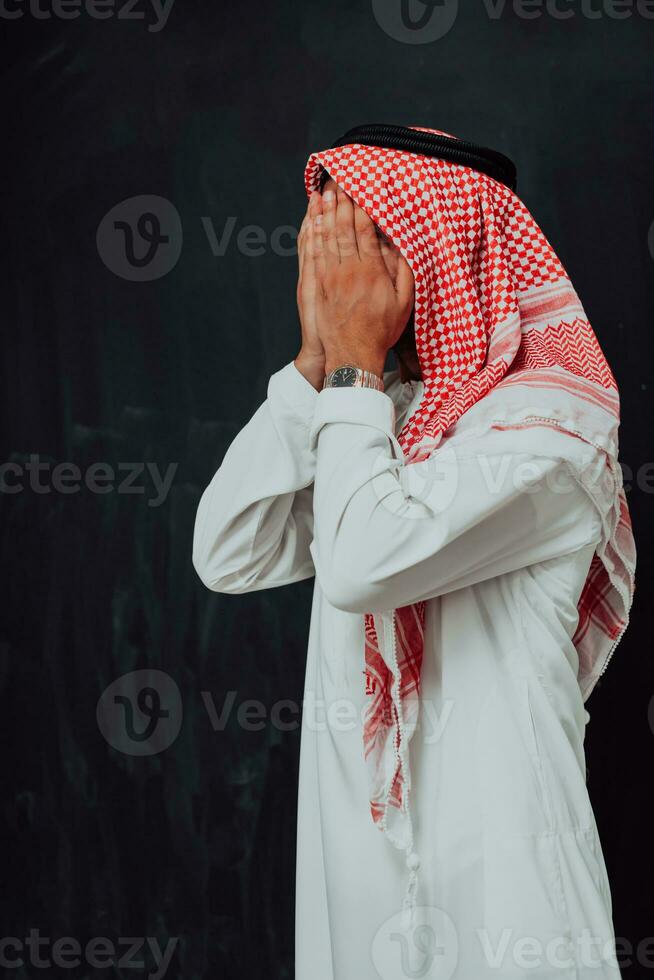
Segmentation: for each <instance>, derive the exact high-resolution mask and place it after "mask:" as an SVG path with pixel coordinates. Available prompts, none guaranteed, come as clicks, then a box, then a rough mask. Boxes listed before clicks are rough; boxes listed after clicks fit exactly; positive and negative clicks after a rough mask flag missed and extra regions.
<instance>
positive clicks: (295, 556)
mask: <svg viewBox="0 0 654 980" xmlns="http://www.w3.org/2000/svg"><path fill="white" fill-rule="evenodd" d="M317 398H318V393H317V392H316V390H315V389H314V388H313V387H312V385H311V384H310V383H309V382H308V381H307V380H306V378H304V377H303V375H302V374H301V373H300V372H299V371H298V369H297V368H296V367H295V364H294V363H293V362H290V363H289V364H287V365H286V367H284V368H282V370H281V371H278V372H277V373H276V374H273V375H272V377H271V378H270V381H269V384H268V397H267V399H266V401H265V402H264V403H263V404H262V405H261V406H260V408H259V409H258V410H257V411H256V412H255V414H254V415H253V416H252V418H251V419H250V421H249V422H248V424H247V425H246V426H245V427H244V428H243V429H242V430H241V431H240V432H239V434H238V435H237V436H236V438H235V439H234V441H233V442H232V444H231V446H230V447H229V449H228V450H227V452H226V454H225V457H224V459H223V462H222V464H221V466H220V468H219V469H218V471H217V473H216V474H215V476H214V477H213V479H212V481H211V483H210V484H209V486H208V487H207V489H206V490H205V491H204V494H203V495H202V499H201V500H200V504H199V507H198V511H197V515H196V519H195V532H194V536H193V564H194V566H195V569H196V571H197V573H198V575H199V576H200V578H201V579H202V581H203V582H204V584H205V585H206V586H207V587H208V588H209V589H213V590H214V591H216V592H230V593H240V592H250V591H255V590H257V589H265V588H271V587H273V586H278V585H286V584H287V583H289V582H298V581H300V580H301V579H304V578H309V577H310V576H312V575H313V574H314V568H313V561H312V559H311V554H310V552H309V544H310V542H311V538H312V536H313V478H314V473H315V452H314V450H313V449H312V447H311V445H310V439H309V435H310V426H311V422H312V418H313V411H314V408H315V405H316V401H317Z"/></svg>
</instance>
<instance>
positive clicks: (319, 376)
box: [293, 348, 325, 391]
mask: <svg viewBox="0 0 654 980" xmlns="http://www.w3.org/2000/svg"><path fill="white" fill-rule="evenodd" d="M293 363H294V364H295V367H296V368H297V369H298V371H299V372H300V374H301V375H303V377H304V378H306V380H307V381H308V382H309V384H310V385H313V387H314V388H315V389H316V391H320V390H321V389H322V383H323V381H324V380H325V356H324V354H322V355H321V354H312V353H309V352H308V351H306V350H304V348H302V349H301V350H300V353H299V354H298V355H297V357H296V358H295V360H294V362H293Z"/></svg>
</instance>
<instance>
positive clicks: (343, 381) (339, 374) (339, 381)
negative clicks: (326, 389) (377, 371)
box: [330, 367, 359, 388]
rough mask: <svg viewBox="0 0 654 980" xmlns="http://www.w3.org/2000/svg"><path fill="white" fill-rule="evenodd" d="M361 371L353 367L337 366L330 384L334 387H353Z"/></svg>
mask: <svg viewBox="0 0 654 980" xmlns="http://www.w3.org/2000/svg"><path fill="white" fill-rule="evenodd" d="M358 377H359V372H358V371H357V369H356V368H353V367H340V368H336V370H335V371H334V373H333V374H332V377H331V381H330V384H331V386H332V387H333V388H351V387H352V386H353V385H355V384H356V383H357V380H358Z"/></svg>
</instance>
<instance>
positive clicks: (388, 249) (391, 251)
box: [377, 232, 401, 285]
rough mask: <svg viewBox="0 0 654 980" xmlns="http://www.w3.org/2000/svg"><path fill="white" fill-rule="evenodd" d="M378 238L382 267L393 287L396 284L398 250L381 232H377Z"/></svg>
mask: <svg viewBox="0 0 654 980" xmlns="http://www.w3.org/2000/svg"><path fill="white" fill-rule="evenodd" d="M377 237H378V238H379V251H380V252H381V256H382V259H383V260H384V265H385V266H386V271H387V272H388V275H389V276H390V279H391V282H392V283H393V285H395V283H396V282H397V270H398V266H399V262H400V258H401V254H400V250H399V249H398V248H397V246H395V245H393V243H392V242H389V240H388V238H386V236H385V235H383V234H382V233H381V232H378V236H377Z"/></svg>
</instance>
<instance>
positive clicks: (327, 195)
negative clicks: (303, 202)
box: [322, 191, 336, 204]
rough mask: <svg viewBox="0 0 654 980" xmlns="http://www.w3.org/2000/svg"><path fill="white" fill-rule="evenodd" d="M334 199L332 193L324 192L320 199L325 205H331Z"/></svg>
mask: <svg viewBox="0 0 654 980" xmlns="http://www.w3.org/2000/svg"><path fill="white" fill-rule="evenodd" d="M335 197H336V195H335V194H334V192H333V191H325V193H324V194H323V196H322V199H323V201H324V202H325V203H326V204H331V202H332V201H333V200H334V198H335Z"/></svg>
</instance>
